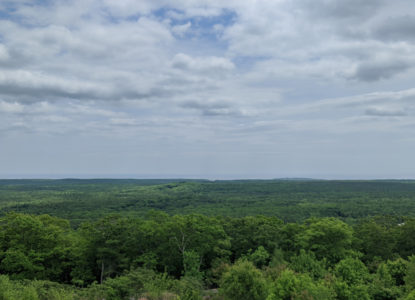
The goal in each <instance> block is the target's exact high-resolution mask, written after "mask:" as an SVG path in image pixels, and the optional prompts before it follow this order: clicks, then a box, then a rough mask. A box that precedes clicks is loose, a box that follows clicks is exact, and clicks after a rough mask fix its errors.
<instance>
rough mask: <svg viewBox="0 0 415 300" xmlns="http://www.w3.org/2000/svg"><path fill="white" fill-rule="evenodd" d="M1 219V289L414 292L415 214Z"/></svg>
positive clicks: (250, 295)
mask: <svg viewBox="0 0 415 300" xmlns="http://www.w3.org/2000/svg"><path fill="white" fill-rule="evenodd" d="M401 221H402V220H400V219H398V218H395V217H375V218H370V219H365V220H361V221H360V222H359V223H358V224H355V225H353V226H351V225H348V224H347V223H344V222H343V221H341V220H339V219H336V218H312V219H308V220H306V221H305V222H302V223H284V222H283V221H282V220H280V219H278V218H276V217H266V216H255V217H254V216H249V217H243V218H233V217H208V216H204V215H196V214H190V215H176V216H169V215H167V214H165V213H163V212H156V211H153V212H150V213H148V215H147V216H146V217H145V218H138V217H122V216H119V215H109V216H106V217H104V218H101V219H99V220H96V221H91V222H84V223H82V224H80V226H79V227H78V228H77V229H73V228H72V227H71V226H70V225H69V222H68V221H67V220H64V219H60V218H56V217H51V216H49V215H39V216H36V215H28V214H20V213H8V214H6V215H5V216H4V217H2V218H1V219H0V273H1V274H2V275H0V299H154V300H155V299H160V300H161V299H171V300H173V299H176V300H177V299H181V300H184V299H189V300H190V299H218V300H219V299H229V300H261V299H263V300H274V299H356V300H357V299H359V300H361V299H406V300H409V299H415V255H414V254H415V239H414V236H415V219H414V218H404V220H403V222H402V223H399V222H401Z"/></svg>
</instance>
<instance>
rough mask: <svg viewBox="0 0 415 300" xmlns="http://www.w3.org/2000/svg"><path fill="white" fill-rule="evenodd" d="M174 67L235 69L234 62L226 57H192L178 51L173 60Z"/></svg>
mask: <svg viewBox="0 0 415 300" xmlns="http://www.w3.org/2000/svg"><path fill="white" fill-rule="evenodd" d="M172 66H173V68H177V69H182V70H193V71H201V72H205V71H208V72H209V71H219V72H220V71H229V70H233V69H234V67H235V66H234V64H233V63H232V62H231V61H229V60H228V59H226V58H224V57H216V56H210V57H199V58H197V57H190V56H188V55H186V54H183V53H178V54H176V55H175V56H174V58H173V61H172Z"/></svg>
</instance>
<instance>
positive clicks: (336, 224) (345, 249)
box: [297, 218, 353, 264]
mask: <svg viewBox="0 0 415 300" xmlns="http://www.w3.org/2000/svg"><path fill="white" fill-rule="evenodd" d="M352 234H353V231H352V228H350V226H348V225H347V224H346V223H344V222H342V221H340V220H338V219H335V218H322V219H310V220H308V221H307V222H306V229H305V230H304V231H302V232H300V233H299V234H298V235H297V241H298V244H299V245H300V246H301V247H302V248H303V249H305V250H308V251H312V252H314V254H315V255H316V258H317V259H319V260H321V259H323V258H326V259H327V261H328V262H329V263H330V264H335V263H337V262H338V261H339V260H341V259H343V258H345V257H346V256H347V255H348V254H349V253H350V252H351V251H350V250H351V245H352Z"/></svg>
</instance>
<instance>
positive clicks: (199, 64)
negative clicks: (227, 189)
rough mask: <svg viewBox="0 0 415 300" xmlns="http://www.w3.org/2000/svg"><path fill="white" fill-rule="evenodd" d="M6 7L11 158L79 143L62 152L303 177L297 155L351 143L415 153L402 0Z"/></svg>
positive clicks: (4, 106)
mask: <svg viewBox="0 0 415 300" xmlns="http://www.w3.org/2000/svg"><path fill="white" fill-rule="evenodd" d="M0 7H1V9H2V11H3V12H4V13H2V15H1V16H0V115H1V117H0V131H1V134H2V136H1V137H2V145H5V144H7V145H8V147H9V149H11V150H9V151H11V152H13V153H14V152H16V151H13V149H29V148H31V147H32V146H33V145H41V144H43V145H51V146H50V147H51V148H53V149H51V153H49V154H50V155H47V157H52V156H53V155H56V153H62V152H65V151H67V150H65V149H73V147H74V146H73V145H81V144H82V145H88V146H85V153H89V154H88V155H89V156H88V159H86V158H85V157H83V156H82V155H84V154H83V153H81V152H83V151H71V153H69V152H68V155H69V156H71V157H72V161H71V159H68V161H71V162H73V161H82V167H83V166H89V164H90V162H91V158H94V159H96V160H97V161H96V165H95V167H96V168H98V169H99V168H102V166H103V165H105V163H104V164H103V163H102V161H104V162H109V161H111V162H114V164H116V165H120V166H124V169H125V170H133V167H134V168H135V169H140V170H141V167H142V166H143V165H146V164H147V167H146V168H147V169H145V168H144V169H145V170H147V171H149V170H153V169H152V168H156V169H157V168H158V170H159V171H160V172H163V166H162V165H160V166H158V164H159V162H160V161H162V159H161V158H165V161H164V162H165V164H164V166H166V164H168V163H170V162H172V161H178V163H177V164H178V165H180V166H185V167H186V168H187V169H188V170H195V169H194V168H196V167H194V166H200V165H203V164H202V163H201V162H203V161H205V160H207V159H208V158H209V159H211V160H212V161H213V163H210V162H209V163H206V164H205V165H209V166H211V165H212V166H216V167H218V168H219V169H223V163H224V162H228V161H231V160H230V159H228V158H227V157H226V155H229V156H230V157H232V158H234V157H239V160H238V161H236V160H235V163H234V165H236V166H243V165H244V164H245V163H246V162H247V161H248V162H252V165H257V166H262V167H263V168H264V169H267V168H268V169H267V170H268V171H269V172H271V173H272V172H274V170H276V169H280V168H281V167H280V166H285V168H286V169H287V170H290V168H291V167H290V164H291V165H295V164H296V163H295V162H298V161H301V163H299V164H298V165H296V167H295V168H294V167H293V168H294V169H295V170H297V171H298V170H300V171H301V168H302V166H303V165H306V163H307V160H306V159H305V158H307V159H309V161H313V162H314V161H315V162H316V164H319V165H327V161H328V160H330V157H331V158H332V160H331V162H341V161H344V162H345V164H347V166H348V165H350V164H351V161H352V158H350V153H354V154H355V155H357V153H358V152H359V151H358V150H356V149H353V146H354V145H359V146H362V147H363V148H365V149H366V150H365V151H366V152H367V153H372V152H373V151H372V152H371V150H373V148H382V147H381V146H382V145H384V144H388V145H390V144H393V142H395V143H396V145H397V146H398V147H396V148H398V149H413V146H414V145H412V144H405V143H407V142H402V141H403V140H404V138H405V137H407V136H410V135H411V134H412V131H411V130H412V128H413V127H411V126H412V125H413V124H412V123H413V116H414V114H415V104H414V103H415V101H414V99H415V92H414V90H413V82H414V80H415V69H414V68H413V65H414V63H415V60H414V58H413V57H414V53H415V44H414V39H413V37H414V35H413V30H412V31H411V28H412V27H413V25H414V24H413V23H414V22H413V21H414V16H413V15H412V14H409V13H410V12H411V9H412V6H411V3H410V2H409V1H407V0H396V1H393V2H390V1H383V0H380V1H378V0H368V1H363V2H362V1H358V0H351V1H350V0H348V1H347V0H339V1H328V0H316V1H311V0H295V1H289V0H278V1H246V0H235V1H234V0H230V1H221V0H196V1H187V0H178V1H174V2H172V1H166V0H152V1H150V0H142V1H132V0H120V1H110V0H104V1H101V0H74V1H70V2H68V1H65V0H57V1H7V3H6V2H4V1H2V2H1V1H0ZM351 79H353V80H351ZM411 122H412V123H411ZM411 124H412V125H411ZM409 128H410V129H409ZM6 140H7V141H6ZM39 141H42V142H39ZM114 141H116V142H114ZM386 141H387V142H386ZM58 145H62V147H61V148H59V147H60V146H58ZM39 147H40V146H39ZM383 148H384V147H383ZM342 149H346V150H342ZM52 150H53V151H52ZM5 151H6V150H4V147H0V157H9V156H10V155H7V153H5ZM44 151H46V152H47V151H48V150H47V149H46V150H45V149H42V148H39V149H38V152H39V153H43V152H44ZM353 151H354V152H353ZM78 152H79V153H78ZM366 152H365V153H366ZM65 153H66V152H65ZM172 153H173V154H172ZM177 153H184V154H183V157H181V158H180V159H177ZM235 153H237V155H235ZM241 153H243V155H242V154H241ZM264 153H266V154H264ZM339 153H342V155H340V154H339ZM382 153H383V154H384V155H385V156H387V155H388V153H387V150H385V151H384V152H382ZM52 154H53V155H52ZM174 154H175V155H176V156H175V155H174ZM262 154H264V155H262ZM405 155H406V154H405ZM405 155H402V157H406V158H407V161H409V160H410V157H412V156H405ZM323 156H326V157H323ZM25 157H31V156H30V155H28V154H27V153H26V156H24V155H22V156H21V157H20V161H22V162H26V166H27V165H30V161H27V159H26V160H25ZM322 157H323V158H322ZM327 157H329V158H328V159H327ZM190 158H192V159H190ZM366 158H368V159H370V157H369V156H367V157H366ZM124 159H125V160H124ZM261 159H263V161H262V160H261ZM16 160H19V158H16ZM64 161H66V160H64ZM100 161H101V163H100ZM215 161H216V162H217V164H216V165H215V163H214V162H215ZM134 162H137V165H135V166H133V164H134ZM0 163H1V164H2V168H3V166H6V165H5V163H6V164H7V163H8V162H4V161H0ZM221 163H222V164H221ZM46 165H48V163H47V162H46ZM54 166H55V164H52V163H49V167H50V168H51V169H53V168H54ZM339 166H340V165H339ZM347 166H346V167H347ZM37 167H39V168H42V166H41V165H40V166H37ZM66 167H67V168H73V163H71V164H69V163H68V165H67V166H66ZM170 167H171V169H174V167H177V165H170ZM4 168H6V167H4ZM7 168H9V169H10V170H12V169H13V168H14V166H13V165H12V164H10V163H9V165H8V167H7ZM21 168H22V169H24V164H23V163H22V166H21ZM85 168H86V167H85ZM201 168H202V169H203V167H201ZM252 168H253V167H252V166H251V167H249V168H248V167H247V170H248V171H247V172H249V171H252ZM327 168H328V169H329V168H330V167H329V166H328V165H327ZM34 169H35V168H34ZM144 169H143V170H144ZM100 170H101V169H100ZM238 170H241V169H238ZM295 170H294V171H295ZM294 171H293V172H294ZM202 173H203V172H202Z"/></svg>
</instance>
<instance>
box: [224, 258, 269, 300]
mask: <svg viewBox="0 0 415 300" xmlns="http://www.w3.org/2000/svg"><path fill="white" fill-rule="evenodd" d="M220 292H221V294H222V295H223V296H224V297H225V299H227V300H264V299H265V298H266V295H267V287H266V282H265V279H264V278H263V275H262V273H261V272H260V271H259V270H258V269H256V268H255V266H254V265H253V264H252V263H251V262H249V261H247V260H240V261H237V262H236V263H235V264H234V265H233V266H232V267H230V268H229V270H228V271H227V272H225V273H224V274H223V276H222V280H221V285H220Z"/></svg>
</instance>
